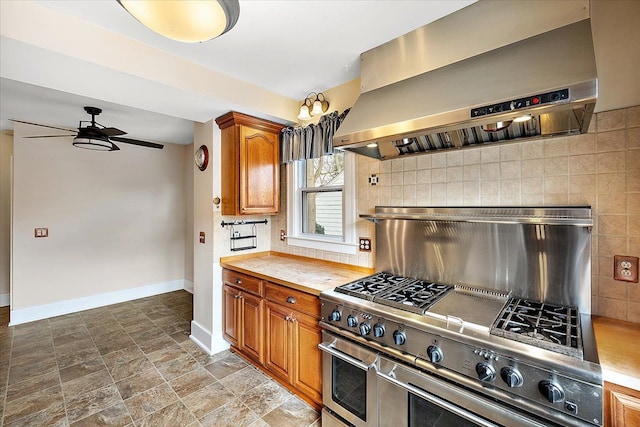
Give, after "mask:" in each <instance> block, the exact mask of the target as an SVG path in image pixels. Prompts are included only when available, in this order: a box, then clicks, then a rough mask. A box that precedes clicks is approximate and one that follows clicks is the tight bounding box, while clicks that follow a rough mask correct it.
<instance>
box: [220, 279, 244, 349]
mask: <svg viewBox="0 0 640 427" xmlns="http://www.w3.org/2000/svg"><path fill="white" fill-rule="evenodd" d="M222 295H223V296H222V330H223V334H224V338H225V339H226V340H227V341H229V343H231V345H233V346H235V347H237V346H238V338H239V325H238V323H239V321H238V319H239V315H240V313H239V310H240V305H239V303H238V300H239V298H240V291H239V290H237V289H235V288H232V287H231V286H228V285H223V286H222Z"/></svg>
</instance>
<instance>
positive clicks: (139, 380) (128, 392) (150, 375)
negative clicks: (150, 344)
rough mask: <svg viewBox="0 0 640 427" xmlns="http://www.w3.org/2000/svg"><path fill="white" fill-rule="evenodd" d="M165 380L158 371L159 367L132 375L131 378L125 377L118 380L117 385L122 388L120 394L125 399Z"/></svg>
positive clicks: (119, 388)
mask: <svg viewBox="0 0 640 427" xmlns="http://www.w3.org/2000/svg"><path fill="white" fill-rule="evenodd" d="M163 382H164V378H162V375H160V373H159V372H158V371H157V369H155V368H152V369H147V370H146V371H144V372H141V373H139V374H138V375H134V376H131V377H129V378H125V379H124V380H121V381H118V382H117V383H116V386H117V387H118V390H120V395H121V396H122V398H123V399H124V400H127V399H129V398H130V397H132V396H134V395H136V394H138V393H142V392H143V391H146V390H149V389H150V388H153V387H156V386H158V385H160V384H162V383H163Z"/></svg>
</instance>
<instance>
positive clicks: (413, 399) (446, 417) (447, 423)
mask: <svg viewBox="0 0 640 427" xmlns="http://www.w3.org/2000/svg"><path fill="white" fill-rule="evenodd" d="M414 387H415V386H414ZM467 426H470V427H475V426H477V424H475V423H472V422H471V421H469V420H466V419H464V418H462V417H459V416H458V415H456V414H453V413H451V412H449V411H447V410H446V409H444V408H441V407H439V406H437V405H434V404H432V403H430V402H427V401H426V400H424V399H423V398H421V397H419V396H416V395H415V394H413V393H409V427H467Z"/></svg>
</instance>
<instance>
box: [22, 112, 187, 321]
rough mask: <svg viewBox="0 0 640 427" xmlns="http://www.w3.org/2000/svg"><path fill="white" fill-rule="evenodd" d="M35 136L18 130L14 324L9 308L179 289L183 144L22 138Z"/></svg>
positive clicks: (30, 128) (31, 130) (182, 273)
mask: <svg viewBox="0 0 640 427" xmlns="http://www.w3.org/2000/svg"><path fill="white" fill-rule="evenodd" d="M41 134H42V128H38V127H34V126H29V125H22V124H19V123H16V124H15V130H14V153H15V155H14V209H13V213H14V221H13V236H14V241H13V274H14V276H13V289H12V291H13V305H12V307H11V309H12V322H13V320H14V319H13V314H14V313H15V312H16V310H17V311H19V310H23V309H28V308H31V307H36V306H43V305H51V304H53V303H57V302H69V301H78V300H81V299H83V298H87V297H92V296H97V295H104V294H110V295H113V293H114V292H125V293H126V291H131V290H132V289H137V288H141V287H147V288H146V289H149V286H161V285H163V284H164V285H166V284H167V283H171V284H175V283H180V282H182V281H183V280H184V277H185V224H186V219H185V214H186V209H185V202H186V199H187V198H186V196H185V178H184V165H185V161H184V156H185V155H186V148H185V146H181V145H174V144H167V145H165V147H164V149H163V150H154V149H149V148H143V147H137V146H131V145H127V144H120V148H121V150H120V151H117V152H98V151H90V150H81V149H78V148H75V147H73V146H72V145H71V139H70V138H46V139H25V138H23V136H26V135H41ZM34 227H48V228H49V237H48V238H38V239H36V238H34ZM165 288H166V286H165ZM128 295H131V293H129V294H128Z"/></svg>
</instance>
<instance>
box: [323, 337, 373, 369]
mask: <svg viewBox="0 0 640 427" xmlns="http://www.w3.org/2000/svg"><path fill="white" fill-rule="evenodd" d="M318 348H319V349H320V350H322V351H326V352H327V353H329V354H330V355H332V356H335V357H337V358H338V359H342V360H344V361H345V362H348V363H351V364H352V365H355V366H357V367H358V368H360V369H362V370H363V371H368V370H369V368H370V367H371V366H373V365H374V364H375V362H376V361H375V359H377V357H378V356H377V355H376V356H375V357H374V360H373V361H372V362H371V363H369V364H367V363H366V362H363V361H361V360H358V359H356V358H355V357H352V356H349V355H348V354H346V353H343V352H341V351H340V350H338V349H336V348H334V347H333V345H331V344H329V345H326V344H325V343H320V344H318Z"/></svg>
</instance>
